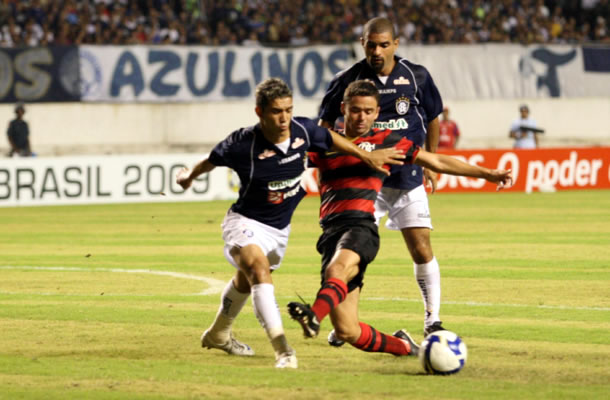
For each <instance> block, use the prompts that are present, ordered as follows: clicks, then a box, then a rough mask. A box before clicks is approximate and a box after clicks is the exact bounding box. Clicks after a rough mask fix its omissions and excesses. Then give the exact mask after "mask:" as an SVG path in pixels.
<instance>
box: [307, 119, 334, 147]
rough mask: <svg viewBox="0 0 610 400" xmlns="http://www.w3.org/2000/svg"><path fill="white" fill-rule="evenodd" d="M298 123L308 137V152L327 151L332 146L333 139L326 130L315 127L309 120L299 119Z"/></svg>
mask: <svg viewBox="0 0 610 400" xmlns="http://www.w3.org/2000/svg"><path fill="white" fill-rule="evenodd" d="M298 121H299V123H301V124H303V126H304V127H305V130H306V131H307V134H308V135H309V148H308V150H309V151H313V152H316V151H322V152H324V151H327V150H330V148H331V147H332V145H333V137H332V136H331V134H330V132H329V130H328V129H326V128H324V127H321V126H319V125H317V124H316V123H315V122H313V121H312V120H310V119H309V118H299V119H298Z"/></svg>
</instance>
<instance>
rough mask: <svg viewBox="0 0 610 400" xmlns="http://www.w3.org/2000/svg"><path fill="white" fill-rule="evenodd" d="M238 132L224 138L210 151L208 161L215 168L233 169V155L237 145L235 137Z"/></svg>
mask: <svg viewBox="0 0 610 400" xmlns="http://www.w3.org/2000/svg"><path fill="white" fill-rule="evenodd" d="M238 133H239V131H235V132H233V133H231V134H230V135H229V136H227V137H226V139H224V140H223V141H222V142H220V143H218V144H217V145H216V146H214V148H213V149H212V152H211V153H210V157H209V158H208V161H210V162H211V163H212V164H214V165H215V166H217V167H229V168H233V164H234V159H235V157H234V153H235V148H236V145H237V143H238V141H237V140H236V136H237V134H238Z"/></svg>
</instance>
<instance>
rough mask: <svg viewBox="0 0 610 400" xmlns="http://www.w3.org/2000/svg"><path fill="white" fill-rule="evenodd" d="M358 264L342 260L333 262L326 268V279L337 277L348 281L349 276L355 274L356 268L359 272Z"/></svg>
mask: <svg viewBox="0 0 610 400" xmlns="http://www.w3.org/2000/svg"><path fill="white" fill-rule="evenodd" d="M357 268H358V266H357V265H352V264H346V263H343V262H340V261H336V262H333V263H332V264H331V265H329V266H328V268H326V271H325V272H324V277H325V278H326V279H330V278H337V279H341V280H343V281H347V280H348V278H349V277H350V276H351V275H353V272H354V270H356V272H357Z"/></svg>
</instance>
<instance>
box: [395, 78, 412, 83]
mask: <svg viewBox="0 0 610 400" xmlns="http://www.w3.org/2000/svg"><path fill="white" fill-rule="evenodd" d="M394 84H395V85H410V84H411V82H410V81H409V80H408V79H407V78H404V77H402V76H401V77H400V78H398V79H394Z"/></svg>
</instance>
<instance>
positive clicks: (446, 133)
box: [438, 106, 460, 150]
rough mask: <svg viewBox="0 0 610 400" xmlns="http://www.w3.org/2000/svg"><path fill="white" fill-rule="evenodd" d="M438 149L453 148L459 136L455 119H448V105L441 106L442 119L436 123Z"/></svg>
mask: <svg viewBox="0 0 610 400" xmlns="http://www.w3.org/2000/svg"><path fill="white" fill-rule="evenodd" d="M438 130H439V137H438V149H439V150H450V149H455V148H456V146H457V142H458V139H459V138H460V129H459V128H458V126H457V124H456V123H455V121H452V120H451V119H449V107H446V106H445V107H444V108H443V119H442V120H441V122H440V123H439V125H438Z"/></svg>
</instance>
